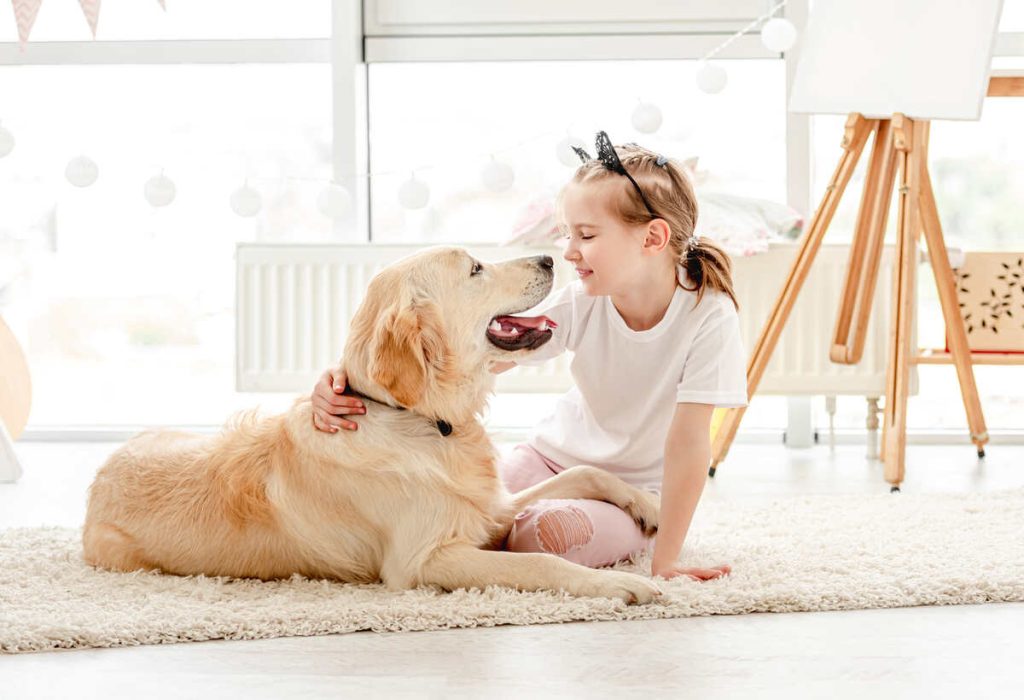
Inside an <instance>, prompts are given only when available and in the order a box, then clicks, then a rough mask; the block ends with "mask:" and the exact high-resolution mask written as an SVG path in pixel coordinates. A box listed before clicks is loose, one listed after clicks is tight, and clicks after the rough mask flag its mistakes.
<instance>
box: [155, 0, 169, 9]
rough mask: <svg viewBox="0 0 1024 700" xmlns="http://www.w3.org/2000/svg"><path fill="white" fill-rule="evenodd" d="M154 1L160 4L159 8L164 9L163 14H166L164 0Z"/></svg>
mask: <svg viewBox="0 0 1024 700" xmlns="http://www.w3.org/2000/svg"><path fill="white" fill-rule="evenodd" d="M156 1H157V2H158V3H160V7H162V8H164V12H167V5H166V3H164V0H156Z"/></svg>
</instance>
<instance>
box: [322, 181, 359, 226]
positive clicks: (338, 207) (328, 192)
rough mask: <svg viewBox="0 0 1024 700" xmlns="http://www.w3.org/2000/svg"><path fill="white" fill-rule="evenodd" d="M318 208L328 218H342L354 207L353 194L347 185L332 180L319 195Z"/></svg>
mask: <svg viewBox="0 0 1024 700" xmlns="http://www.w3.org/2000/svg"><path fill="white" fill-rule="evenodd" d="M316 208H317V209H319V210H320V213H321V214H323V215H324V216H326V217H327V218H328V219H342V218H344V217H345V216H346V215H347V214H348V213H349V211H350V210H351V209H352V195H351V193H349V191H348V190H347V189H346V188H345V187H343V186H341V185H339V184H338V183H336V182H332V183H331V184H329V185H327V187H325V188H323V190H321V191H320V194H319V195H317V198H316Z"/></svg>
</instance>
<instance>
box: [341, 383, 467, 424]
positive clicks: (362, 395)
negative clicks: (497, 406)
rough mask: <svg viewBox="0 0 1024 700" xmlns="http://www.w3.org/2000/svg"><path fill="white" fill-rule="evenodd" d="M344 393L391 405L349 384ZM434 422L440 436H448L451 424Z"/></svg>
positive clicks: (401, 409)
mask: <svg viewBox="0 0 1024 700" xmlns="http://www.w3.org/2000/svg"><path fill="white" fill-rule="evenodd" d="M345 393H346V394H348V395H349V396H358V397H359V398H361V399H369V400H370V401H373V402H375V403H379V404H381V405H383V406H391V404H389V403H386V402H384V401H381V400H379V399H375V398H373V397H372V396H367V395H366V394H364V393H363V392H361V391H356V390H355V389H353V388H352V387H351V386H348V387H346V388H345ZM391 407H392V408H397V409H398V410H399V411H405V410H408V409H406V407H405V406H391ZM435 424H436V425H437V432H439V433H441V435H442V436H444V437H448V436H449V435H451V434H452V424H451V423H449V422H448V421H446V420H438V421H435Z"/></svg>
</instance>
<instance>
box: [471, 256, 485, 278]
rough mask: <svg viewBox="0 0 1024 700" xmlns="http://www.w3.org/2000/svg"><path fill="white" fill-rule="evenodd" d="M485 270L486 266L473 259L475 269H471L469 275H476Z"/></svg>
mask: <svg viewBox="0 0 1024 700" xmlns="http://www.w3.org/2000/svg"><path fill="white" fill-rule="evenodd" d="M483 271H484V266H483V265H481V264H480V263H478V262H476V261H475V260H474V261H473V269H472V270H471V271H470V273H469V275H470V276H471V277H472V276H474V275H479V274H480V273H481V272H483Z"/></svg>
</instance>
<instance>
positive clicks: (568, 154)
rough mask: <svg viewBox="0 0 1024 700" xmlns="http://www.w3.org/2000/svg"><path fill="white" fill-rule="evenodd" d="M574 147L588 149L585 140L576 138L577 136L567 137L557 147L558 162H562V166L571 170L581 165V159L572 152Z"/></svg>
mask: <svg viewBox="0 0 1024 700" xmlns="http://www.w3.org/2000/svg"><path fill="white" fill-rule="evenodd" d="M573 146H575V147H576V148H586V144H585V143H583V139H579V138H576V137H575V136H566V137H565V138H564V139H562V140H561V141H559V142H558V145H557V146H555V154H556V155H557V156H558V160H559V161H561V163H562V165H565V166H567V167H569V168H576V167H579V165H580V157H579V156H578V155H576V151H574V150H572V147H573Z"/></svg>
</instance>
